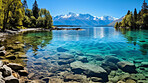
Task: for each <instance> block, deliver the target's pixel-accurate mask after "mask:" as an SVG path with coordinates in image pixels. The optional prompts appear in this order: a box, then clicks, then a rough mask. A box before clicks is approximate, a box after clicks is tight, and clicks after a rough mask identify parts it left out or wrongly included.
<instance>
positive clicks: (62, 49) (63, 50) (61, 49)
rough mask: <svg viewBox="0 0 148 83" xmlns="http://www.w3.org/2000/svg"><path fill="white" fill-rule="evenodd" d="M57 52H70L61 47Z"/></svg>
mask: <svg viewBox="0 0 148 83" xmlns="http://www.w3.org/2000/svg"><path fill="white" fill-rule="evenodd" d="M57 51H58V52H66V51H68V50H67V49H65V48H63V47H59V48H57Z"/></svg>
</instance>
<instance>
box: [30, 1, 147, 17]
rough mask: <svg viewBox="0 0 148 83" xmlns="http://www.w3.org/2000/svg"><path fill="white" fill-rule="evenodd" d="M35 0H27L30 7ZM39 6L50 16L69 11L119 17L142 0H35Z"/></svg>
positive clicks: (136, 6) (138, 7) (138, 6)
mask: <svg viewBox="0 0 148 83" xmlns="http://www.w3.org/2000/svg"><path fill="white" fill-rule="evenodd" d="M34 1H35V0H27V3H28V7H29V8H30V9H32V5H33V3H34ZM37 2H38V5H39V8H46V9H48V10H49V11H50V13H51V15H52V16H56V15H61V14H67V13H69V12H74V13H82V14H86V13H88V14H91V15H93V16H99V17H100V16H104V15H107V16H114V17H117V18H120V17H122V16H124V15H125V14H126V13H127V11H128V10H132V11H133V10H134V9H135V8H137V10H138V11H139V10H140V9H141V6H142V3H143V0H37ZM146 2H148V0H146Z"/></svg>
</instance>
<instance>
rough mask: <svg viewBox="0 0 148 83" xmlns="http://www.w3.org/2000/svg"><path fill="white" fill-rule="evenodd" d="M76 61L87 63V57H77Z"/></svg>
mask: <svg viewBox="0 0 148 83" xmlns="http://www.w3.org/2000/svg"><path fill="white" fill-rule="evenodd" d="M76 59H77V60H78V61H81V62H83V63H87V62H88V60H87V57H85V56H78V57H77V58H76Z"/></svg>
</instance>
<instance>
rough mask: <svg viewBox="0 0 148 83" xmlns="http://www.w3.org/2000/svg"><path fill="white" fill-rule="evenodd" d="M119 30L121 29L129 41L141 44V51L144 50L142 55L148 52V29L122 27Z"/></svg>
mask: <svg viewBox="0 0 148 83" xmlns="http://www.w3.org/2000/svg"><path fill="white" fill-rule="evenodd" d="M117 31H120V32H121V33H122V34H123V35H124V37H125V38H126V39H127V41H128V43H130V44H133V45H134V46H136V45H139V47H140V49H139V51H141V52H142V55H147V54H148V36H147V33H148V30H130V29H128V30H127V29H123V28H122V29H120V30H117Z"/></svg>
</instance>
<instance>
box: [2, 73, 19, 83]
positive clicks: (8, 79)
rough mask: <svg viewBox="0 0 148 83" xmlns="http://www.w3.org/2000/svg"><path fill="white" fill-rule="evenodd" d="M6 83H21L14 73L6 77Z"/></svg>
mask: <svg viewBox="0 0 148 83" xmlns="http://www.w3.org/2000/svg"><path fill="white" fill-rule="evenodd" d="M4 80H5V83H19V80H18V79H17V78H15V77H14V76H13V75H11V76H8V77H5V78H4Z"/></svg>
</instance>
